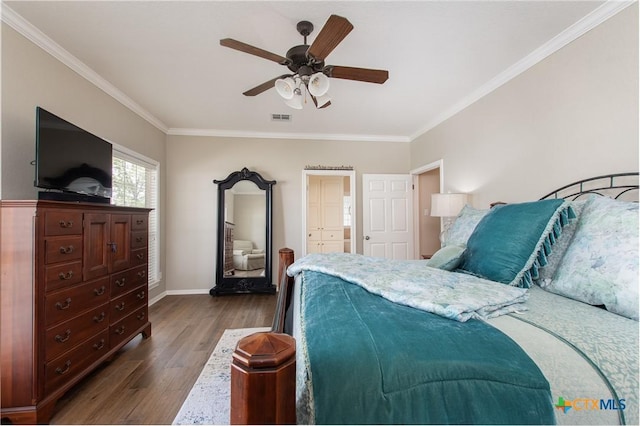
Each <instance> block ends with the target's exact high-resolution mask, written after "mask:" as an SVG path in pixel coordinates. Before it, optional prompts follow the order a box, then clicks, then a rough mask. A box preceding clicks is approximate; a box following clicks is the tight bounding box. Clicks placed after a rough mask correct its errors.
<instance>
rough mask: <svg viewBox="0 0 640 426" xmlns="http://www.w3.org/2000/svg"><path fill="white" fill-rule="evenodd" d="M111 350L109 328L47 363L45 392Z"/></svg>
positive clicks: (63, 382)
mask: <svg viewBox="0 0 640 426" xmlns="http://www.w3.org/2000/svg"><path fill="white" fill-rule="evenodd" d="M108 350H109V330H108V329H105V330H103V331H102V332H100V333H99V334H97V335H96V336H93V337H91V338H89V339H87V340H86V341H84V342H82V343H80V344H79V345H78V346H76V347H75V348H73V349H72V350H71V351H69V352H67V353H65V354H62V355H61V356H59V357H58V358H56V359H53V360H51V361H49V362H47V363H46V365H45V368H44V377H45V384H44V391H45V394H47V393H49V392H51V391H53V390H55V389H57V388H59V387H60V386H62V385H63V384H65V383H66V382H68V381H69V380H71V379H73V378H74V377H75V376H76V375H78V374H79V373H81V372H82V371H83V370H84V369H86V368H87V367H89V366H90V365H91V364H93V363H94V362H96V361H97V360H98V359H99V358H100V357H102V356H103V355H105V354H106V353H107V351H108Z"/></svg>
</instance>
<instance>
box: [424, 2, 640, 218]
mask: <svg viewBox="0 0 640 426" xmlns="http://www.w3.org/2000/svg"><path fill="white" fill-rule="evenodd" d="M441 158H442V159H444V190H445V191H451V192H458V191H461V192H472V193H473V195H474V196H473V197H472V200H473V202H474V205H475V206H477V207H487V206H488V203H490V202H491V201H497V200H501V201H509V202H513V201H523V200H531V199H536V198H538V197H541V196H543V195H545V194H546V193H548V192H550V191H551V190H553V189H555V188H557V187H559V186H561V185H563V184H566V183H570V182H573V181H575V180H579V179H582V178H587V177H591V176H596V175H599V174H606V173H613V172H624V171H637V170H638V4H637V3H636V4H635V5H633V6H630V7H628V8H626V9H625V10H624V11H622V12H620V13H619V14H618V15H616V16H614V17H613V18H611V19H609V20H608V21H606V22H604V23H603V24H602V25H600V26H599V27H597V28H595V29H593V30H591V31H590V32H588V33H587V34H585V35H583V36H582V37H580V38H579V39H577V40H575V41H574V42H572V43H570V44H569V45H567V46H565V47H564V48H563V49H561V50H559V51H558V52H556V53H555V54H553V55H551V56H550V57H548V58H547V59H545V60H544V61H542V62H540V63H539V64H537V65H535V66H534V67H532V68H531V69H529V70H528V71H526V72H525V73H523V74H521V75H520V76H518V77H516V78H515V79H513V80H511V81H510V82H508V83H507V84H505V85H504V86H502V87H500V88H499V89H497V90H496V91H494V92H492V93H490V94H489V95H487V96H485V97H484V98H482V99H481V100H479V101H478V102H476V103H475V104H473V105H471V106H469V107H468V108H466V109H465V110H464V111H462V112H460V113H458V114H457V115H455V116H454V117H452V118H450V119H449V120H447V121H445V122H444V123H442V124H440V125H439V126H437V127H436V128H434V129H432V130H431V131H429V132H427V133H426V134H424V135H422V136H421V137H419V138H417V139H416V140H415V141H414V142H413V143H412V144H411V167H412V168H417V167H420V166H422V165H424V164H427V163H430V162H432V161H435V160H439V159H441Z"/></svg>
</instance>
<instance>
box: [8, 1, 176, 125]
mask: <svg viewBox="0 0 640 426" xmlns="http://www.w3.org/2000/svg"><path fill="white" fill-rule="evenodd" d="M0 8H1V9H2V21H3V22H5V23H6V24H7V25H9V26H10V27H11V28H13V29H14V30H16V31H17V32H18V33H20V34H21V35H23V36H24V37H25V38H27V39H28V40H29V41H31V42H32V43H34V44H35V45H36V46H38V47H40V48H41V49H42V50H44V51H45V52H47V53H48V54H50V55H51V56H53V57H54V58H56V59H57V60H59V61H60V62H62V63H63V64H64V65H66V66H68V67H69V68H71V69H72V70H73V71H75V72H76V73H77V74H79V75H80V76H81V77H84V78H85V79H86V80H88V81H89V82H90V83H92V84H93V85H94V86H96V87H97V88H99V89H100V90H102V91H103V92H105V93H106V94H108V95H110V96H111V97H113V98H114V99H115V100H117V101H118V102H120V103H121V104H122V105H124V106H125V107H127V108H129V109H130V110H131V111H133V112H134V113H136V114H137V115H139V116H140V117H142V118H143V119H145V120H146V121H148V122H149V123H150V124H152V125H153V126H155V127H156V128H157V129H158V130H161V131H162V132H164V133H165V134H166V133H167V130H168V127H167V126H166V125H165V124H164V123H163V122H162V121H160V120H158V119H157V118H156V117H154V116H153V114H151V113H150V112H149V111H147V110H146V109H144V108H143V107H142V106H140V105H139V104H138V103H136V102H135V101H134V100H133V99H131V98H130V97H128V96H127V95H125V94H124V93H123V92H122V91H120V90H119V89H118V88H116V87H115V86H114V85H113V84H111V83H109V82H108V81H107V80H105V79H104V78H103V77H101V76H100V75H99V74H98V73H96V72H95V71H94V70H92V69H91V68H89V67H88V66H87V65H86V64H85V63H84V62H82V61H80V60H79V59H78V58H76V57H75V56H73V55H72V54H71V53H69V51H67V50H66V49H64V48H63V47H62V46H60V45H59V44H58V43H56V42H55V41H53V40H52V39H51V38H49V37H47V36H46V35H45V34H44V33H43V32H42V31H40V30H39V29H38V28H36V27H35V26H34V25H33V24H31V23H30V22H28V21H27V20H26V19H24V18H23V17H22V16H20V15H19V14H18V13H16V12H15V11H14V10H13V9H11V8H10V7H9V6H7V5H6V4H4V3H3V4H2V5H1V6H0Z"/></svg>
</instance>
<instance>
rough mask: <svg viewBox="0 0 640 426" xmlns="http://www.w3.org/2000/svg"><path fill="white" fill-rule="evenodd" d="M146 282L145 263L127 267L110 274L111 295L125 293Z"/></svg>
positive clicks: (115, 295)
mask: <svg viewBox="0 0 640 426" xmlns="http://www.w3.org/2000/svg"><path fill="white" fill-rule="evenodd" d="M146 282H147V265H142V266H138V267H136V268H133V269H127V270H126V271H124V272H120V273H117V274H113V275H112V276H111V297H112V298H114V297H117V296H119V295H121V294H124V293H127V292H129V291H131V290H133V289H134V288H136V287H139V286H141V285H143V284H146Z"/></svg>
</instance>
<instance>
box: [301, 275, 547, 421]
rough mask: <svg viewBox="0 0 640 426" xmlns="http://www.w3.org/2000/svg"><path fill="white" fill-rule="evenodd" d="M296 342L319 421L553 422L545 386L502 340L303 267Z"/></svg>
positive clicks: (487, 330)
mask: <svg viewBox="0 0 640 426" xmlns="http://www.w3.org/2000/svg"><path fill="white" fill-rule="evenodd" d="M302 274H303V277H302V278H303V279H302V283H303V285H302V289H301V291H302V293H301V316H302V318H301V321H302V322H301V325H302V329H303V337H302V342H301V343H302V345H303V348H304V349H303V350H304V351H305V352H306V354H305V355H306V359H307V360H308V363H309V365H308V368H309V371H310V379H311V383H312V401H313V403H312V410H313V413H312V414H313V417H312V419H310V420H312V421H315V423H318V424H354V423H357V424H391V423H395V424H398V423H402V424H416V423H420V424H426V423H431V424H433V423H437V424H470V423H475V424H479V423H480V424H536V423H544V424H550V423H555V414H554V410H553V402H552V399H551V393H550V390H549V383H548V382H547V380H546V379H545V377H544V376H543V375H542V373H541V371H540V370H539V369H538V367H537V366H536V365H535V364H534V363H533V361H532V360H531V359H530V358H529V357H528V356H527V355H526V354H525V353H524V351H523V350H522V349H521V348H520V347H519V346H518V345H517V344H516V343H515V342H513V341H512V340H511V339H510V338H509V337H507V336H506V335H504V334H502V333H501V332H500V331H498V330H496V329H495V328H493V327H491V326H490V325H488V324H486V323H484V322H483V321H479V320H475V319H471V320H469V321H467V322H464V323H462V322H457V321H452V320H450V319H446V318H443V317H441V316H438V315H434V314H431V313H428V312H424V311H421V310H418V309H415V308H411V307H408V306H403V305H399V304H395V303H391V302H389V301H388V300H386V299H384V298H382V297H380V296H377V295H374V294H372V293H369V292H368V291H366V290H365V289H363V288H361V287H360V286H358V285H355V284H352V283H349V282H347V281H344V280H342V279H340V278H338V277H334V276H330V275H325V274H323V273H319V272H314V271H308V270H307V271H303V272H302Z"/></svg>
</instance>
